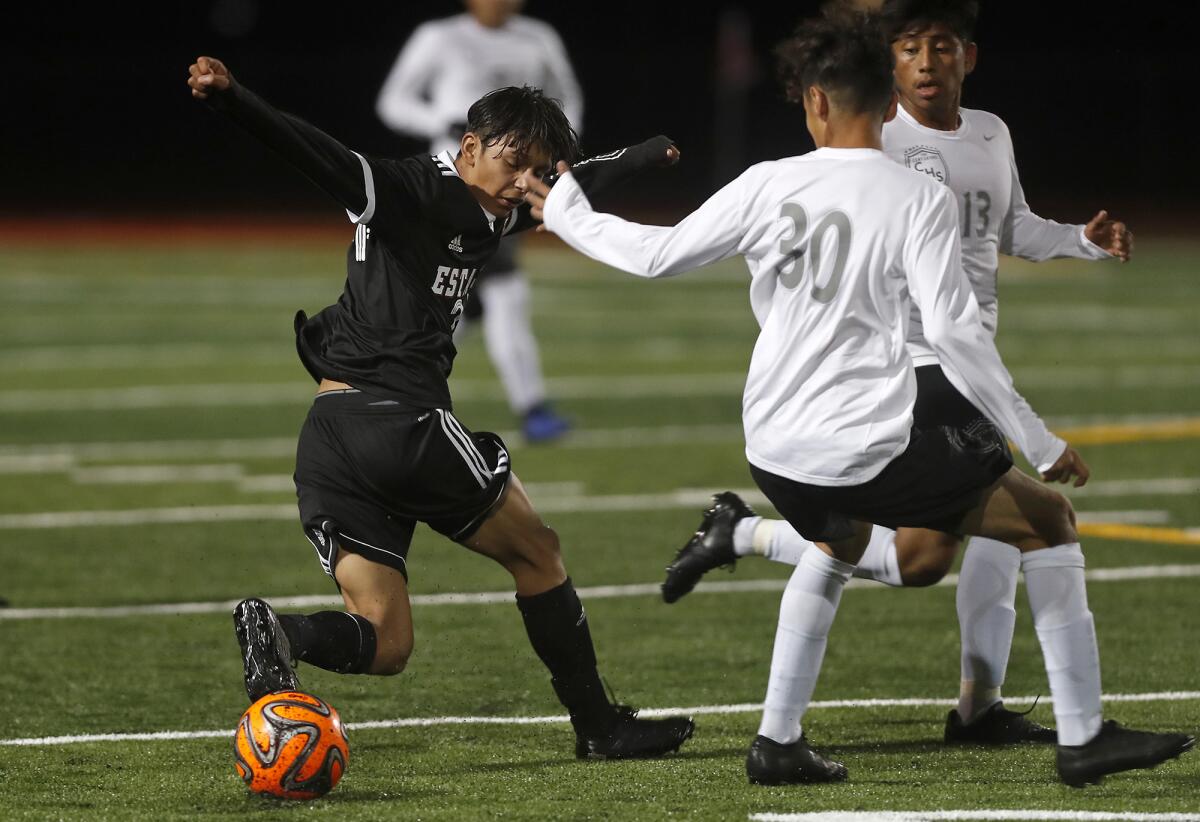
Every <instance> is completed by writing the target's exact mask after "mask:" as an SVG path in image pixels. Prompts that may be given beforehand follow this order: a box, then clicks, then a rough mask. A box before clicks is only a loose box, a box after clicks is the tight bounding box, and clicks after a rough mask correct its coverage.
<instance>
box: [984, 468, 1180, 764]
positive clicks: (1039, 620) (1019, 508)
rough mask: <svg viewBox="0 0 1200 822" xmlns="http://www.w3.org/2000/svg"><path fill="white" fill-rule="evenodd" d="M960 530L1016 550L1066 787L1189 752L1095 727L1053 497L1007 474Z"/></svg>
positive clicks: (1064, 520)
mask: <svg viewBox="0 0 1200 822" xmlns="http://www.w3.org/2000/svg"><path fill="white" fill-rule="evenodd" d="M962 530H963V531H965V532H966V533H970V534H979V535H980V536H984V537H988V538H990V539H994V540H1000V541H1003V542H1007V543H1009V544H1010V545H1014V546H1016V547H1017V548H1018V549H1020V551H1021V570H1022V571H1023V572H1024V574H1025V587H1026V592H1027V593H1028V596H1029V607H1030V610H1031V611H1032V612H1033V621H1034V627H1035V629H1036V630H1037V634H1038V640H1039V641H1040V643H1041V645H1042V655H1043V657H1044V658H1045V662H1046V674H1047V677H1048V679H1049V681H1050V692H1051V694H1052V696H1053V698H1054V716H1055V720H1056V721H1057V724H1058V742H1059V745H1058V773H1059V776H1060V777H1061V778H1062V780H1063V781H1064V782H1066V783H1067V784H1069V785H1074V786H1082V785H1085V784H1087V783H1094V782H1099V781H1100V780H1101V779H1102V778H1103V777H1104V776H1105V775H1106V774H1110V773H1116V772H1119V771H1126V770H1131V769H1133V768H1152V767H1154V766H1155V765H1157V764H1159V763H1161V762H1163V761H1166V760H1167V759H1172V758H1174V757H1177V756H1179V755H1180V754H1182V753H1184V752H1185V751H1187V750H1189V749H1190V748H1191V747H1192V746H1193V744H1194V743H1195V740H1194V739H1193V738H1192V737H1190V736H1188V735H1186V734H1160V733H1145V732H1141V731H1132V730H1128V729H1126V728H1122V727H1121V726H1119V725H1118V724H1117V723H1116V722H1113V721H1109V722H1103V721H1102V717H1101V706H1100V655H1099V651H1098V648H1097V644H1096V632H1095V626H1094V622H1093V619H1092V613H1091V611H1090V610H1089V609H1088V603H1087V590H1086V586H1085V584H1084V558H1083V551H1082V550H1081V549H1080V546H1079V542H1078V535H1077V533H1076V530H1075V514H1074V511H1073V509H1072V508H1071V504H1070V502H1068V501H1067V500H1066V498H1065V497H1063V496H1062V495H1061V494H1059V493H1057V492H1056V491H1053V490H1051V489H1050V488H1047V487H1046V486H1045V485H1042V484H1041V483H1039V482H1037V481H1036V480H1034V479H1033V478H1031V477H1029V476H1026V475H1025V474H1023V473H1021V472H1020V471H1018V470H1017V469H1015V468H1013V469H1010V470H1009V471H1008V473H1006V474H1005V475H1004V476H1003V477H1001V478H1000V480H999V481H998V482H996V483H995V484H994V485H993V486H992V487H991V488H989V489H988V490H987V491H986V492H985V494H984V497H983V499H982V500H981V502H980V504H979V505H978V506H976V508H975V509H974V510H972V511H971V512H969V513H968V514H967V515H966V517H965V518H964V519H963V523H962Z"/></svg>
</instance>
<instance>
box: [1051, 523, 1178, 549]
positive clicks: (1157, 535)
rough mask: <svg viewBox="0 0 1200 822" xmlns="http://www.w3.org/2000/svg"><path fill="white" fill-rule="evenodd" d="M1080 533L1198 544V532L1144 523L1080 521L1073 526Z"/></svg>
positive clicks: (1094, 535)
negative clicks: (1154, 526)
mask: <svg viewBox="0 0 1200 822" xmlns="http://www.w3.org/2000/svg"><path fill="white" fill-rule="evenodd" d="M1075 528H1076V530H1078V531H1079V533H1080V534H1082V535H1084V536H1088V537H1100V538H1101V539H1131V540H1134V541H1136V542H1159V543H1164V544H1170V545H1200V533H1195V532H1191V531H1183V530H1180V529H1178V528H1151V527H1149V526H1146V525H1125V524H1122V523H1116V522H1081V523H1079V524H1078V525H1076V526H1075Z"/></svg>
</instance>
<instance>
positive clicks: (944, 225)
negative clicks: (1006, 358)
mask: <svg viewBox="0 0 1200 822" xmlns="http://www.w3.org/2000/svg"><path fill="white" fill-rule="evenodd" d="M958 234H959V226H958V209H957V207H956V205H955V202H954V196H953V195H952V194H951V193H950V190H949V189H948V188H941V189H940V190H939V191H937V192H936V195H935V196H934V198H933V199H932V202H931V203H930V205H929V206H927V207H925V209H924V213H923V214H919V215H918V219H916V220H915V221H914V230H913V231H912V232H910V233H909V235H908V237H907V242H906V245H905V252H904V257H905V261H904V262H905V270H906V271H907V274H908V284H909V291H910V293H911V294H912V298H913V300H914V301H915V302H916V303H917V307H918V308H919V309H920V311H921V320H922V323H923V324H924V329H925V339H926V340H928V342H929V344H930V345H931V346H933V349H934V351H936V352H937V355H938V359H939V361H940V362H941V364H942V368H943V370H944V371H945V372H946V377H947V378H948V379H949V380H950V382H951V383H952V384H953V385H954V387H955V388H957V389H958V390H959V392H961V393H962V395H963V396H964V397H966V398H967V399H968V400H970V401H971V403H972V404H973V405H975V406H976V407H977V408H979V409H980V410H981V411H983V413H984V414H986V415H987V417H988V418H989V419H991V420H992V421H993V422H994V423H996V425H998V426H999V427H1000V430H1001V431H1003V432H1004V433H1005V434H1006V435H1007V436H1008V437H1009V438H1010V439H1011V440H1013V441H1014V442H1015V443H1016V444H1017V447H1018V448H1019V449H1021V452H1022V453H1023V454H1024V455H1025V456H1026V458H1028V460H1029V462H1030V463H1031V464H1032V465H1033V466H1034V467H1036V468H1037V470H1038V471H1039V472H1042V471H1045V470H1046V469H1048V468H1049V467H1050V466H1052V465H1053V464H1054V462H1055V461H1056V460H1057V459H1058V458H1059V456H1061V455H1062V453H1063V451H1064V450H1065V449H1066V447H1067V444H1066V442H1064V441H1063V440H1061V439H1059V438H1058V437H1056V436H1054V434H1052V433H1050V430H1049V429H1048V428H1046V424H1045V423H1044V422H1042V420H1041V418H1040V417H1038V416H1037V414H1035V413H1034V412H1033V409H1031V408H1030V407H1029V404H1028V403H1027V402H1025V400H1024V398H1022V397H1021V395H1020V394H1018V393H1017V391H1016V389H1015V388H1014V387H1013V381H1012V376H1011V375H1010V374H1009V373H1008V370H1007V369H1006V368H1005V367H1004V363H1003V362H1002V361H1001V360H1000V352H998V351H997V350H996V344H995V342H994V341H993V340H992V335H991V334H989V333H988V332H987V330H986V329H984V327H983V323H982V322H981V321H980V316H979V303H978V302H976V300H975V293H974V291H973V290H972V288H971V284H970V282H969V281H968V280H967V276H966V274H965V273H964V272H963V269H962V262H961V260H962V257H961V254H962V252H961V248H960V245H959V239H958Z"/></svg>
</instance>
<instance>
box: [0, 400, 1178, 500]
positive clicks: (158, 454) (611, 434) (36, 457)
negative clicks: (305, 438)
mask: <svg viewBox="0 0 1200 822" xmlns="http://www.w3.org/2000/svg"><path fill="white" fill-rule="evenodd" d="M1198 416H1200V411H1197V412H1195V413H1193V414H1178V413H1176V414H1127V415H1118V416H1112V415H1096V414H1090V415H1083V416H1062V417H1051V418H1049V420H1048V422H1049V424H1050V426H1051V427H1052V428H1055V429H1062V428H1082V427H1087V426H1093V425H1151V424H1163V423H1172V422H1179V423H1186V422H1189V421H1191V420H1194V419H1195V418H1196V417H1198ZM501 433H502V435H503V436H505V438H506V439H508V440H510V441H511V442H512V443H517V442H519V436H518V435H517V434H516V433H514V432H501ZM741 440H742V427H741V425H739V424H736V423H734V424H728V423H726V424H707V425H665V426H648V427H630V428H597V429H589V430H583V431H573V432H571V433H570V434H569V435H568V436H567V437H565V438H564V439H563V440H562V441H560V442H559V443H557V444H556V445H555V448H557V449H561V448H615V447H620V446H629V447H635V446H637V447H640V446H644V445H654V444H658V443H661V444H680V443H683V444H694V443H698V442H741ZM295 453H296V438H295V436H288V437H256V438H249V437H247V438H228V439H193V440H142V441H136V440H135V441H131V442H48V443H31V444H26V445H17V444H10V445H0V473H32V472H39V471H46V470H61V469H62V468H67V467H71V466H72V465H74V464H75V461H77V460H123V459H128V460H149V459H161V460H169V459H195V458H204V459H234V460H236V459H251V458H272V457H293V456H295ZM1192 481H1195V482H1200V480H1195V479H1193V480H1192ZM1134 482H1137V480H1134ZM1094 485H1095V483H1092V484H1090V485H1089V486H1088V487H1093V486H1094Z"/></svg>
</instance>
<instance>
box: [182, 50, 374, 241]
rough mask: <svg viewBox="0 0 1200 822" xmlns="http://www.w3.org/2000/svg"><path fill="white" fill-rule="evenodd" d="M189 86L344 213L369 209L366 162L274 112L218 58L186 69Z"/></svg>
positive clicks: (297, 121) (306, 125)
mask: <svg viewBox="0 0 1200 822" xmlns="http://www.w3.org/2000/svg"><path fill="white" fill-rule="evenodd" d="M188 87H189V88H190V89H191V91H192V96H193V97H195V98H197V99H199V100H203V101H204V102H205V103H206V104H207V105H208V106H209V107H210V108H212V109H213V110H214V111H218V112H220V113H221V114H223V115H225V116H226V117H228V118H229V119H230V120H232V121H233V122H235V123H237V125H238V126H240V127H241V128H242V129H244V130H245V131H247V132H248V133H250V134H251V135H253V136H254V137H255V138H257V139H258V140H260V141H261V142H263V143H264V144H266V145H268V146H270V147H271V148H272V149H274V150H275V151H276V152H278V153H279V154H280V155H282V156H283V158H284V159H286V160H287V161H288V162H290V163H291V164H292V165H294V166H295V167H296V168H297V169H299V170H300V171H301V172H303V173H304V174H305V176H307V177H308V178H309V179H311V180H312V181H313V182H314V183H316V184H317V185H318V186H319V187H320V188H322V189H323V190H324V191H325V192H327V193H328V194H330V195H331V196H332V197H333V198H334V199H336V200H337V201H338V202H339V203H341V204H342V206H344V207H345V208H346V209H348V210H349V211H351V212H353V213H354V214H355V215H363V214H364V213H366V212H369V211H370V210H371V206H372V204H373V202H374V189H373V184H372V183H370V182H369V180H370V176H369V173H368V171H367V161H366V160H364V159H363V158H362V157H361V156H360V155H359V154H358V153H357V152H354V151H351V150H350V149H348V148H346V147H345V146H344V145H342V144H341V143H339V142H338V141H337V140H335V139H334V138H332V137H330V136H329V135H328V134H326V133H325V132H323V131H321V130H320V129H319V128H317V127H316V126H313V125H310V124H309V123H306V122H305V121H304V120H301V119H300V118H299V117H293V116H292V115H290V114H285V113H284V112H281V111H278V110H277V109H275V108H273V107H272V106H271V105H270V104H268V103H267V102H266V101H264V100H263V99H262V98H260V97H259V96H258V95H256V94H254V93H253V92H252V91H250V90H249V89H247V88H246V87H245V86H243V85H241V84H240V83H238V82H236V81H235V80H234V79H233V75H232V73H230V71H229V68H228V67H227V66H226V65H225V64H224V63H222V62H221V61H220V60H218V59H216V58H214V57H207V56H202V57H198V58H196V62H195V63H193V64H192V65H191V67H190V68H189V69H188ZM368 187H371V190H370V191H368ZM363 221H364V222H365V221H366V220H363Z"/></svg>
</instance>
